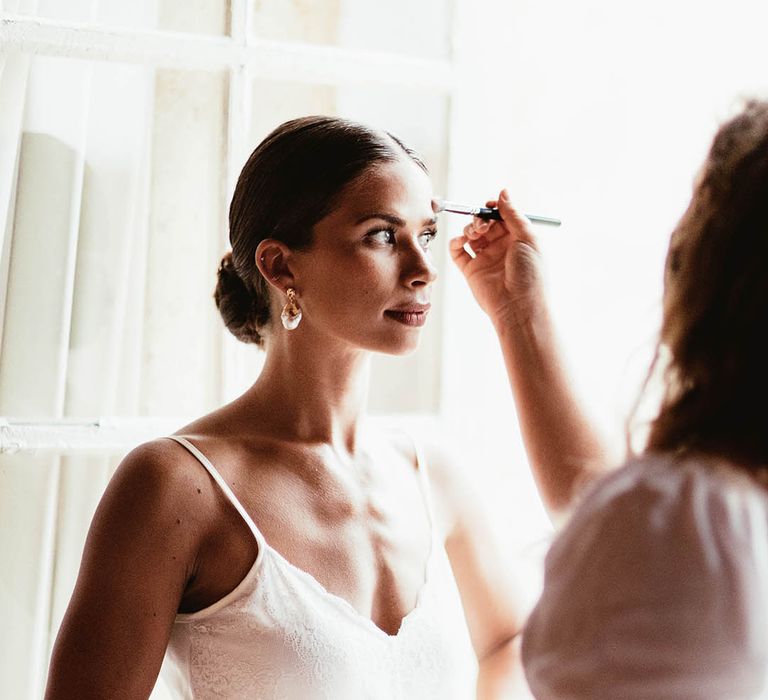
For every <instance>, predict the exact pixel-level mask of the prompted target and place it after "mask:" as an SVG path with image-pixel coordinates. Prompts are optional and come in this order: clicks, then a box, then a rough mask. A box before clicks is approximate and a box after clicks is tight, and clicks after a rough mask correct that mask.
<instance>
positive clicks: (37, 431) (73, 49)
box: [0, 0, 457, 454]
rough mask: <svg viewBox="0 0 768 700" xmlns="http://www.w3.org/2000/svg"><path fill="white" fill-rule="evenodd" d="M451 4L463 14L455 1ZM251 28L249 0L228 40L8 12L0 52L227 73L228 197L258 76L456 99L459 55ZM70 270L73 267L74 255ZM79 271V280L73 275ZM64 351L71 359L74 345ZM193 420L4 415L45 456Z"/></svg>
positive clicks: (119, 446)
mask: <svg viewBox="0 0 768 700" xmlns="http://www.w3.org/2000/svg"><path fill="white" fill-rule="evenodd" d="M447 5H448V8H449V11H451V12H452V13H453V14H454V16H455V7H454V6H453V3H450V2H449V3H447ZM449 24H451V23H449ZM248 27H250V2H249V1H248V0H231V3H230V34H229V36H207V35H202V34H191V33H179V32H167V31H138V30H131V29H126V28H120V27H107V26H98V25H94V24H87V23H76V22H65V21H55V20H50V19H41V18H38V17H30V16H25V15H18V14H11V13H6V12H0V55H1V56H4V57H7V58H9V57H11V56H14V55H15V56H19V57H21V58H22V60H25V61H28V60H29V57H30V56H36V55H43V56H54V57H63V58H75V59H86V60H92V61H101V62H115V63H130V64H141V65H150V66H154V67H156V68H176V69H187V70H210V71H222V70H225V71H228V73H229V108H228V109H229V111H228V115H227V121H228V123H227V146H228V148H227V169H226V172H227V199H229V197H230V196H231V193H232V191H233V190H234V185H235V182H236V179H237V176H238V172H239V168H240V164H239V163H235V162H234V159H233V158H232V154H236V153H239V152H241V150H242V148H241V146H242V145H243V144H244V141H245V138H246V130H247V126H248V119H249V117H248V115H249V113H250V103H249V99H250V96H249V89H248V86H249V85H250V83H251V81H252V80H254V79H258V78H268V79H270V80H280V81H285V82H294V83H301V84H315V85H317V84H322V85H329V86H334V87H341V86H350V85H368V86H370V85H382V86H398V87H400V88H403V87H406V88H414V89H419V90H422V91H429V92H432V93H435V94H438V95H443V96H445V97H446V98H447V99H448V100H450V99H451V98H452V97H453V96H454V93H455V89H456V83H457V80H456V70H455V63H454V60H453V57H449V58H446V59H427V58H419V57H409V56H404V55H402V54H396V53H387V52H382V51H369V50H349V49H345V48H339V47H334V46H324V45H317V44H309V43H303V42H288V41H269V40H263V39H258V38H255V37H253V36H251V35H250V32H249V31H248ZM449 128H450V126H449ZM449 138H450V134H449ZM16 167H18V163H17V165H16ZM4 189H5V190H6V191H5V192H0V195H3V196H4V199H6V200H7V201H2V202H0V213H3V212H4V213H5V214H6V216H7V214H8V212H9V211H10V209H11V208H12V206H13V183H10V186H9V187H6V188H4ZM4 219H5V217H0V220H4ZM3 235H5V234H3ZM3 243H4V241H3ZM0 248H2V246H0ZM70 264H72V265H74V256H71V261H70ZM71 272H72V274H71V275H70V277H73V275H74V269H72V270H71ZM223 336H224V334H222V337H223ZM222 343H223V346H222V347H223V353H224V361H223V363H222V372H223V374H224V376H223V377H221V380H222V385H223V387H224V388H225V391H226V387H228V386H230V385H231V377H228V376H227V367H228V366H229V362H228V361H227V359H228V357H230V356H232V352H233V350H232V344H231V343H230V342H227V340H226V339H225V338H224V337H223V340H222ZM61 352H62V353H65V352H66V347H65V348H62V349H61ZM187 421H188V418H187V417H181V416H180V417H176V418H156V417H147V418H135V417H93V418H88V419H84V420H78V421H72V420H68V419H63V418H61V417H60V416H51V418H50V420H41V421H28V420H16V419H14V418H12V417H4V418H3V417H0V454H3V453H15V452H39V451H44V450H51V451H55V452H56V453H57V454H63V453H71V452H78V451H87V452H94V451H107V452H119V451H121V450H125V449H126V448H130V447H132V446H134V445H136V444H137V443H139V442H142V441H144V440H146V439H150V438H152V437H154V436H156V435H158V434H164V433H167V432H172V431H173V430H174V429H176V428H178V426H179V425H183V424H184V423H186V422H187Z"/></svg>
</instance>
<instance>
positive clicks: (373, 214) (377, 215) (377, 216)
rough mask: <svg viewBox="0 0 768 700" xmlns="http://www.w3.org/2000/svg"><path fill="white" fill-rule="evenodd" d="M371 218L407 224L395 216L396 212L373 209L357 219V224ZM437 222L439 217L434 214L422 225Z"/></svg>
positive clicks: (400, 225) (394, 223) (396, 223)
mask: <svg viewBox="0 0 768 700" xmlns="http://www.w3.org/2000/svg"><path fill="white" fill-rule="evenodd" d="M371 219H381V220H382V221H386V222H387V223H390V224H392V225H393V226H399V227H403V226H405V221H404V220H403V219H401V218H400V217H399V216H395V215H394V214H387V213H385V212H380V211H373V212H369V213H368V214H364V215H363V216H361V217H360V218H359V219H358V220H357V221H355V226H358V225H359V224H362V223H365V222H366V221H370V220H371ZM436 223H437V218H436V217H434V216H430V217H427V218H426V219H424V221H423V222H422V225H423V226H434V225H435V224H436Z"/></svg>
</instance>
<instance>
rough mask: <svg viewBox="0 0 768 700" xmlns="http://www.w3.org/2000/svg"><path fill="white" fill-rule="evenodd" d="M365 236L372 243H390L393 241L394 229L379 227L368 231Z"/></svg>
mask: <svg viewBox="0 0 768 700" xmlns="http://www.w3.org/2000/svg"><path fill="white" fill-rule="evenodd" d="M366 238H367V239H368V240H370V241H372V242H374V243H383V244H384V245H392V244H393V243H394V242H395V230H394V229H391V228H380V229H375V230H373V231H369V232H368V233H367V234H366Z"/></svg>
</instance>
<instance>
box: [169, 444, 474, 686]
mask: <svg viewBox="0 0 768 700" xmlns="http://www.w3.org/2000/svg"><path fill="white" fill-rule="evenodd" d="M173 439H174V440H176V442H178V443H180V444H181V445H183V446H184V447H186V448H187V450H189V451H190V452H191V453H192V454H193V455H194V456H195V457H196V458H197V459H198V460H199V461H200V463H201V464H202V465H203V466H204V467H205V468H206V469H207V470H208V472H209V473H210V475H211V476H212V477H213V479H214V480H215V481H216V483H217V484H218V485H219V486H220V487H221V490H222V491H223V492H224V494H225V495H226V496H227V498H228V499H229V500H230V501H231V503H232V505H233V506H234V507H235V509H236V510H237V511H238V513H240V515H241V516H242V518H243V520H245V522H246V523H247V525H248V527H249V528H250V530H251V532H252V533H253V536H254V538H255V539H256V542H257V545H258V554H257V556H256V560H255V561H254V563H253V566H252V567H251V569H250V571H249V572H248V573H247V574H246V576H245V578H244V579H243V580H242V581H241V582H240V583H239V584H238V585H237V587H236V588H235V589H234V590H233V591H231V592H230V593H229V594H227V595H226V596H224V597H223V598H222V599H221V600H219V601H217V602H216V603H214V604H213V605H211V606H209V607H207V608H204V609H203V610H199V611H197V612H194V613H190V614H179V615H177V616H176V621H175V623H174V626H173V629H172V631H171V637H170V641H169V643H168V651H167V654H166V659H165V663H164V664H163V678H164V680H165V682H166V684H167V685H168V686H169V688H170V689H171V690H172V691H173V695H174V697H176V698H185V699H186V698H194V699H195V700H198V699H199V700H203V699H205V700H207V699H208V698H248V699H249V700H256V699H258V700H273V699H274V700H277V699H278V698H279V699H280V700H325V699H327V700H353V699H354V700H398V699H400V698H402V699H408V700H429V699H431V698H434V699H435V700H453V699H455V700H467V699H469V698H474V697H475V685H476V676H477V662H476V659H475V655H474V652H473V649H472V646H471V642H470V638H469V633H468V630H467V625H466V621H465V618H464V612H463V609H462V606H461V601H460V598H459V594H458V590H457V588H456V583H455V580H454V577H453V573H452V571H451V568H450V564H449V561H448V558H447V555H446V553H445V549H444V547H443V543H442V541H441V540H440V537H439V536H438V533H437V528H436V527H435V525H434V521H433V515H432V508H431V505H430V499H429V491H428V484H427V480H426V474H425V471H424V470H425V467H426V465H425V464H424V462H423V460H422V461H421V462H420V464H419V470H418V471H419V481H420V488H421V490H422V496H423V497H424V501H425V506H426V509H427V514H428V517H429V522H430V528H431V546H430V554H429V558H428V561H427V565H426V574H425V581H424V584H423V585H422V588H421V590H420V591H419V594H418V597H417V601H416V606H415V608H414V609H413V610H412V611H411V612H410V613H409V614H408V615H406V616H405V618H404V619H403V621H402V624H401V626H400V629H399V630H398V632H397V634H395V635H390V634H388V633H386V632H384V631H383V630H382V629H380V628H379V627H378V626H377V625H376V624H374V622H373V621H372V620H370V619H369V618H367V617H365V616H364V615H362V614H360V613H359V612H357V610H355V608H354V607H353V606H352V605H350V604H349V603H348V602H347V601H346V600H344V599H343V598H341V597H339V596H336V595H334V594H332V593H329V592H328V591H327V590H326V589H325V588H324V587H323V586H322V585H321V584H320V583H319V582H318V581H317V580H316V579H315V578H314V577H313V576H311V575H310V574H308V573H307V572H305V571H302V570H301V569H299V568H297V567H295V566H293V565H292V564H291V563H290V562H288V561H287V560H286V559H284V558H283V557H282V556H281V555H280V554H279V553H278V552H277V551H276V550H274V549H272V547H270V546H269V544H267V542H266V540H265V539H264V536H263V535H262V534H261V532H260V531H259V529H258V528H257V527H256V525H255V523H254V522H253V520H252V519H251V517H250V516H249V515H248V513H247V512H246V511H245V509H244V508H243V506H242V505H241V503H240V501H238V499H237V497H236V496H235V495H234V493H233V492H232V491H231V489H230V488H229V486H228V485H227V483H226V482H225V481H224V479H223V478H222V477H221V475H220V474H219V473H218V471H217V470H216V469H215V468H214V466H213V465H212V464H211V463H210V461H209V460H208V459H207V458H206V457H205V455H203V454H202V453H201V452H200V451H199V450H198V449H197V448H196V447H195V446H194V445H192V444H191V443H190V442H189V441H187V440H185V439H184V438H181V437H176V436H173Z"/></svg>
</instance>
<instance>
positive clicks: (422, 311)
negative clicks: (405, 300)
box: [384, 304, 430, 327]
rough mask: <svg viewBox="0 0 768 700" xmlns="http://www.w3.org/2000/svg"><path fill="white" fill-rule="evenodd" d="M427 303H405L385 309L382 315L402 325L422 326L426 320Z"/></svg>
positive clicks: (428, 306)
mask: <svg viewBox="0 0 768 700" xmlns="http://www.w3.org/2000/svg"><path fill="white" fill-rule="evenodd" d="M429 309H430V305H429V304H405V305H403V306H398V307H397V308H395V309H387V310H386V311H385V312H384V315H385V316H387V317H388V318H391V319H392V320H393V321H397V322H398V323H402V324H403V325H404V326H416V327H418V326H423V325H424V324H425V323H426V322H427V314H428V313H429Z"/></svg>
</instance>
